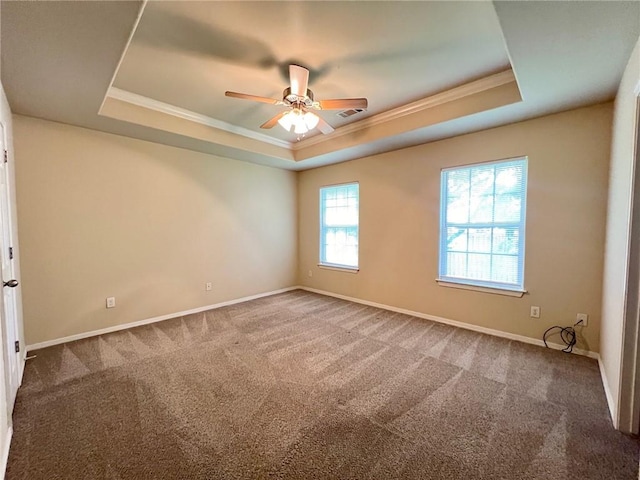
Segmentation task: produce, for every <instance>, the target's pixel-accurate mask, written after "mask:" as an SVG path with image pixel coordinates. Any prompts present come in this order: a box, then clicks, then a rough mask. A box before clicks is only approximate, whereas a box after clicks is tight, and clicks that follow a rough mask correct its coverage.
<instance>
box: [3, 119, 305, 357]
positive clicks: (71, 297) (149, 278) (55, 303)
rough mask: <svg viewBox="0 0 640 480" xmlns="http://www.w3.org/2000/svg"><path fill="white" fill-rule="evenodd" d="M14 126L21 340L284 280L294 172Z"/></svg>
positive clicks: (193, 304)
mask: <svg viewBox="0 0 640 480" xmlns="http://www.w3.org/2000/svg"><path fill="white" fill-rule="evenodd" d="M14 129H15V130H14V132H15V133H14V135H15V150H16V156H17V182H18V224H19V227H20V234H21V235H20V248H21V255H22V257H21V258H22V278H21V280H22V290H23V302H24V321H25V330H26V332H25V334H26V341H27V343H28V344H34V343H38V342H43V341H48V340H53V339H57V338H61V337H66V336H70V335H74V334H79V333H82V332H88V331H93V330H96V329H101V328H107V327H112V326H116V325H121V324H125V323H129V322H134V321H139V320H144V319H148V318H152V317H155V316H161V315H167V314H171V313H174V312H180V311H184V310H188V309H193V308H197V307H201V306H206V305H211V304H215V303H218V302H222V301H226V300H230V299H236V298H240V297H243V296H248V295H253V294H257V293H261V292H268V291H272V290H275V289H279V288H283V287H289V286H292V285H295V281H296V261H297V258H296V251H297V250H296V249H297V244H296V243H297V237H296V231H297V224H296V179H295V173H293V172H287V171H283V170H277V169H273V168H268V167H262V166H258V165H253V164H250V163H244V162H239V161H236V160H230V159H224V158H218V157H214V156H210V155H206V154H201V153H197V152H192V151H188V150H182V149H178V148H173V147H167V146H164V145H158V144H153V143H149V142H144V141H140V140H134V139H130V138H125V137H120V136H116V135H111V134H105V133H100V132H96V131H92V130H86V129H82V128H77V127H71V126H67V125H63V124H59V123H53V122H48V121H43V120H37V119H34V118H29V117H23V116H15V117H14ZM205 282H212V283H213V291H211V292H206V291H205ZM109 296H115V297H116V303H117V306H116V308H113V309H106V308H105V298H106V297H109Z"/></svg>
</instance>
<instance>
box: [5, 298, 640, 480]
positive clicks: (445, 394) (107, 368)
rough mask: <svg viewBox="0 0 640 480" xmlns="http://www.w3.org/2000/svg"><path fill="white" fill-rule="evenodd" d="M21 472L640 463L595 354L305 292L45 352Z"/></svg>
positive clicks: (629, 466)
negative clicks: (614, 412)
mask: <svg viewBox="0 0 640 480" xmlns="http://www.w3.org/2000/svg"><path fill="white" fill-rule="evenodd" d="M32 354H36V355H37V357H36V358H35V359H33V360H30V361H28V362H27V367H26V371H25V377H24V384H23V386H22V387H21V389H20V391H19V394H18V400H17V403H16V408H15V413H14V436H13V442H12V445H11V452H10V457H9V465H8V471H7V478H8V479H29V480H38V479H48V480H52V479H122V480H124V479H225V480H229V479H240V478H242V479H259V478H265V479H279V478H280V479H285V478H286V479H304V480H307V479H329V478H332V479H447V480H449V479H509V480H511V479H637V478H638V449H639V443H638V441H637V440H635V439H633V438H631V437H628V436H625V435H622V434H620V433H618V432H616V431H614V430H613V428H612V426H611V422H610V420H609V416H608V413H607V406H606V401H605V396H604V391H603V388H602V384H601V381H600V376H599V373H598V365H597V363H596V362H595V361H594V360H592V359H589V358H585V357H580V356H577V355H567V354H564V353H561V352H557V351H551V350H545V349H543V348H539V347H535V346H531V345H526V344H522V343H519V342H513V341H509V340H504V339H500V338H495V337H491V336H487V335H482V334H479V333H475V332H470V331H467V330H462V329H457V328H453V327H449V326H446V325H441V324H437V323H432V322H429V321H426V320H421V319H418V318H414V317H410V316H406V315H401V314H396V313H392V312H388V311H384V310H379V309H376V308H372V307H367V306H363V305H359V304H354V303H350V302H347V301H343V300H337V299H334V298H330V297H325V296H321V295H316V294H312V293H308V292H304V291H299V290H298V291H293V292H288V293H284V294H281V295H276V296H272V297H267V298H263V299H259V300H254V301H251V302H246V303H243V304H238V305H234V306H229V307H225V308H220V309H217V310H211V311H208V312H206V313H200V314H195V315H192V316H188V317H183V318H177V319H174V320H168V321H165V322H161V323H156V324H153V325H149V326H145V327H139V328H135V329H132V330H128V331H123V332H118V333H113V334H109V335H103V336H101V337H94V338H90V339H86V340H80V341H77V342H73V343H69V344H66V345H60V346H56V347H51V348H47V349H43V350H39V351H36V352H32Z"/></svg>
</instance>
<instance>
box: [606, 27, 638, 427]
mask: <svg viewBox="0 0 640 480" xmlns="http://www.w3.org/2000/svg"><path fill="white" fill-rule="evenodd" d="M639 85H640V39H639V40H638V43H637V44H636V47H635V50H634V51H633V53H632V55H631V58H630V60H629V64H628V65H627V68H626V70H625V73H624V75H623V78H622V82H621V83H620V88H619V90H618V95H617V96H616V101H615V110H614V112H615V113H614V118H613V138H612V143H611V171H610V177H609V201H608V207H607V235H606V249H605V268H604V277H603V305H602V332H601V340H600V355H601V359H602V365H603V367H604V373H605V375H604V377H605V378H604V380H605V388H606V390H607V394H608V401H609V406H610V408H611V410H612V412H611V413H612V416H613V422H614V425H615V426H616V427H620V428H622V429H623V430H625V431H631V430H632V427H631V425H629V424H626V425H620V413H621V412H620V409H619V406H620V400H621V397H620V395H621V393H622V392H621V386H622V377H623V371H622V346H623V341H625V332H624V329H625V328H624V327H625V317H627V318H628V323H629V326H632V323H634V324H636V325H634V326H635V327H636V328H637V318H638V311H637V308H638V291H637V288H638V265H637V264H630V262H629V259H630V255H629V254H630V247H631V244H630V241H631V214H632V201H633V199H634V198H633V197H634V175H635V176H636V178H637V175H639V172H638V171H637V168H636V164H635V162H636V160H635V153H634V150H635V142H636V139H635V136H636V134H637V130H638V125H637V124H636V108H637V107H636V104H637V101H638V100H637V95H638V93H634V90H635V89H636V88H637V86H639ZM636 197H638V196H637V195H636ZM639 199H640V198H636V202H638V200H639ZM638 210H640V206H637V207H636V215H640V211H638ZM634 230H636V233H635V238H636V241H638V240H640V218H638V219H634ZM637 253H638V247H636V255H637ZM636 262H637V257H636ZM630 267H632V268H631V270H630V269H629V268H630ZM628 333H629V334H628V335H626V341H627V342H632V343H635V338H632V337H634V336H635V334H634V335H631V333H632V332H628ZM636 334H637V333H636ZM631 347H632V349H633V350H635V347H634V346H633V345H632V346H631ZM631 363H632V364H633V365H632V366H633V368H632V369H630V370H629V371H628V372H627V374H628V375H630V374H631V373H632V371H631V370H634V369H635V359H633V360H631ZM626 383H627V385H629V384H630V383H632V380H631V378H630V377H629V378H627V379H626ZM627 395H628V393H627ZM624 410H625V412H622V413H623V414H624V416H625V417H626V419H623V423H626V421H628V420H629V419H630V417H629V415H628V413H629V412H628V411H627V409H624ZM625 420H626V421H625ZM635 428H636V429H637V425H635Z"/></svg>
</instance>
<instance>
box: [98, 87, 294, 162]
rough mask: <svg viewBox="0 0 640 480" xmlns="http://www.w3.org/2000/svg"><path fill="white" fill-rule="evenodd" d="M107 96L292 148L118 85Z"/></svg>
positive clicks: (278, 141)
mask: <svg viewBox="0 0 640 480" xmlns="http://www.w3.org/2000/svg"><path fill="white" fill-rule="evenodd" d="M107 97H110V98H113V99H115V100H120V101H123V102H127V103H131V104H133V105H137V106H139V107H143V108H148V109H149V110H154V111H156V112H160V113H165V114H167V115H172V116H174V117H178V118H182V119H184V120H189V121H191V122H195V123H200V124H202V125H206V126H208V127H213V128H217V129H218V130H224V131H225V132H229V133H234V134H237V135H242V136H243V137H247V138H252V139H253V140H258V141H260V142H264V143H268V144H271V145H275V146H276V147H282V148H286V149H288V150H290V149H291V148H292V144H291V143H290V142H287V141H285V140H279V139H277V138H272V137H269V136H268V135H264V134H262V133H258V132H254V131H253V130H249V129H247V128H243V127H238V126H236V125H232V124H230V123H227V122H223V121H221V120H216V119H215V118H211V117H208V116H207V115H203V114H201V113H196V112H193V111H191V110H187V109H186V108H181V107H177V106H175V105H171V104H169V103H164V102H161V101H159V100H155V99H153V98H149V97H145V96H144V95H139V94H137V93H133V92H129V91H127V90H122V89H120V88H116V87H111V88H109V90H108V92H107Z"/></svg>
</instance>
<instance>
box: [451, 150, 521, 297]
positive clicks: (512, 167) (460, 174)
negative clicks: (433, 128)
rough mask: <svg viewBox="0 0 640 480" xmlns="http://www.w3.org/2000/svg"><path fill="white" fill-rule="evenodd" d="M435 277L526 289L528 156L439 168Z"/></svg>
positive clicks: (471, 283)
mask: <svg viewBox="0 0 640 480" xmlns="http://www.w3.org/2000/svg"><path fill="white" fill-rule="evenodd" d="M441 189H442V194H441V198H440V274H439V280H440V281H444V282H452V283H459V284H460V283H462V284H467V285H474V286H479V287H489V288H498V289H503V290H516V291H522V290H524V237H525V209H526V206H525V203H526V191H527V160H526V159H517V160H508V161H500V162H491V163H483V164H477V165H470V166H465V167H456V168H448V169H445V170H443V171H442V178H441Z"/></svg>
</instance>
